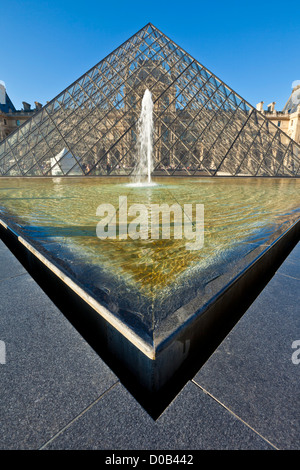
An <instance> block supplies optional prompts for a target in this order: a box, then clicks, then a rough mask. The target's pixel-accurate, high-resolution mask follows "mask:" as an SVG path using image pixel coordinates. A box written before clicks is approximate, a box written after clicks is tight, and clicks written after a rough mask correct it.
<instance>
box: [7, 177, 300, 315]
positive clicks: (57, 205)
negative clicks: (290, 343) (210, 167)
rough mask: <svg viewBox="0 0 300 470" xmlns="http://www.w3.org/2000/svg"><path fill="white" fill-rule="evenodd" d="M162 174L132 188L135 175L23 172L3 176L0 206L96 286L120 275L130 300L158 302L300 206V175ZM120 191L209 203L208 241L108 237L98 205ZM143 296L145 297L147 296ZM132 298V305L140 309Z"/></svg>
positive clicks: (138, 199)
mask: <svg viewBox="0 0 300 470" xmlns="http://www.w3.org/2000/svg"><path fill="white" fill-rule="evenodd" d="M155 181H156V182H158V183H159V184H158V185H156V186H154V187H147V188H138V187H135V188H131V187H130V186H128V184H127V183H128V181H127V180H126V181H125V180H124V179H116V178H91V179H89V178H74V179H73V178H72V179H69V178H62V179H59V180H58V179H25V178H23V179H22V178H18V179H14V180H13V182H12V180H11V179H5V178H1V179H0V189H1V191H0V209H1V210H2V213H3V214H4V215H5V213H10V214H12V215H13V216H15V217H18V221H19V223H20V224H21V226H22V227H23V231H25V233H26V234H27V235H29V236H30V237H32V238H35V239H36V240H38V241H39V242H40V243H41V244H42V245H43V246H44V247H45V249H47V250H49V251H50V252H53V253H54V254H55V255H56V256H58V257H62V258H63V259H64V261H66V262H69V265H70V267H72V269H73V270H74V272H75V273H76V274H77V275H78V276H84V283H85V284H87V285H89V286H91V288H94V287H95V286H96V287H97V288H98V287H99V288H101V287H105V288H106V290H107V291H108V292H111V291H114V289H115V287H116V285H117V284H118V282H119V283H121V284H122V285H123V287H122V289H123V290H122V289H120V292H122V302H123V301H124V302H125V299H126V296H127V297H128V298H129V297H130V295H131V294H130V293H131V292H133V291H134V292H135V295H138V296H139V295H141V296H143V297H145V298H148V299H150V304H152V305H154V303H155V302H162V298H163V297H165V296H166V295H167V294H171V293H172V292H174V289H175V290H176V287H178V288H179V287H180V286H182V285H183V284H184V282H186V281H184V280H186V279H187V278H188V276H189V275H190V276H191V275H192V276H194V275H195V273H196V274H197V276H198V278H199V279H200V281H201V276H202V281H201V282H203V284H205V283H207V282H208V280H209V279H208V276H218V273H221V272H224V270H226V265H227V264H228V263H229V262H234V261H235V259H238V258H240V257H241V256H243V253H244V252H246V251H247V252H248V251H249V247H251V246H256V245H263V244H268V242H269V239H270V236H271V235H272V233H273V232H274V230H275V229H276V228H277V227H278V225H280V224H283V223H286V221H287V220H289V219H290V218H291V214H292V215H293V214H294V218H295V216H296V214H297V210H299V207H300V204H299V198H298V189H299V180H296V179H259V178H241V179H238V178H230V179H228V178H215V179H213V178H203V179H200V178H181V179H178V178H168V179H167V178H161V179H156V180H155ZM208 183H209V184H208ZM119 196H127V200H128V205H132V204H135V203H137V204H144V205H145V206H146V207H147V208H150V205H151V204H162V203H167V204H169V205H171V204H174V203H178V204H180V205H181V206H182V207H183V205H184V204H191V203H192V204H194V205H196V204H204V230H205V231H204V246H203V248H202V249H201V250H197V251H189V250H187V249H186V247H185V243H186V240H184V239H178V240H175V239H173V238H171V239H169V240H161V239H158V240H151V239H146V240H141V239H137V240H132V239H130V238H127V239H124V240H120V239H118V238H117V239H111V240H100V239H99V238H97V236H96V225H97V223H98V222H99V217H97V216H96V209H97V207H98V206H99V205H100V204H102V203H108V202H109V203H110V204H112V205H114V207H116V208H118V204H119ZM128 222H130V219H128ZM289 223H290V222H289ZM287 226H288V225H287ZM245 247H247V250H246V248H245ZM245 250H246V251H245ZM201 273H202V274H201ZM200 281H199V282H200ZM120 292H119V295H121V294H120ZM137 292H138V294H137ZM136 299H137V300H136V303H138V302H140V303H141V304H142V300H141V298H140V297H136ZM120 302H121V301H120ZM126 302H127V301H126ZM126 302H125V304H126V305H125V306H126V308H127V309H130V308H132V310H137V309H138V307H137V306H135V308H133V307H132V306H131V303H130V302H131V301H128V302H127V303H126ZM132 302H133V301H132ZM182 303H184V299H182ZM159 305H160V304H159Z"/></svg>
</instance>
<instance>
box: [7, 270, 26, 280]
mask: <svg viewBox="0 0 300 470" xmlns="http://www.w3.org/2000/svg"><path fill="white" fill-rule="evenodd" d="M27 274H28V275H29V273H28V272H27V271H25V272H24V273H20V274H16V275H15V276H10V277H4V278H3V279H0V282H3V281H7V280H8V279H14V278H16V277H20V276H25V275H27Z"/></svg>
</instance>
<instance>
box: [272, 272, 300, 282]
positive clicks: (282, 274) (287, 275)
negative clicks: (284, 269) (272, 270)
mask: <svg viewBox="0 0 300 470" xmlns="http://www.w3.org/2000/svg"><path fill="white" fill-rule="evenodd" d="M276 274H280V275H281V276H285V277H289V278H290V279H295V281H300V279H299V277H294V276H290V275H289V274H284V273H278V272H277V273H276Z"/></svg>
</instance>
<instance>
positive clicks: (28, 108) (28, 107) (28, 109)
mask: <svg viewBox="0 0 300 470" xmlns="http://www.w3.org/2000/svg"><path fill="white" fill-rule="evenodd" d="M22 104H23V108H24V111H30V108H31V104H29V103H26V101H22Z"/></svg>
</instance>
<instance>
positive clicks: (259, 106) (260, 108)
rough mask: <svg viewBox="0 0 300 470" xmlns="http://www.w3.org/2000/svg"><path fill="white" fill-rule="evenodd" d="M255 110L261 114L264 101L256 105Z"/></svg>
mask: <svg viewBox="0 0 300 470" xmlns="http://www.w3.org/2000/svg"><path fill="white" fill-rule="evenodd" d="M256 109H257V111H260V112H261V113H262V112H263V110H264V101H261V102H260V103H257V105H256Z"/></svg>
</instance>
